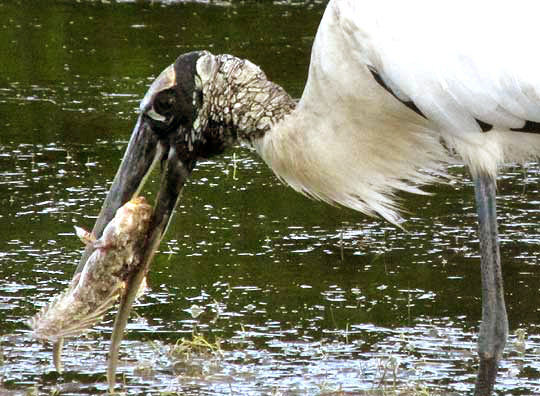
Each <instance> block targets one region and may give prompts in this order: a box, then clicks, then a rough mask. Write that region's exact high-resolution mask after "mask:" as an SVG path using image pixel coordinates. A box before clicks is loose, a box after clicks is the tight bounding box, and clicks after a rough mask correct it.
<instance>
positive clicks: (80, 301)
mask: <svg viewBox="0 0 540 396" xmlns="http://www.w3.org/2000/svg"><path fill="white" fill-rule="evenodd" d="M152 214H153V209H152V206H151V205H149V204H148V203H147V201H146V199H145V198H144V197H142V196H139V197H135V198H133V199H131V200H130V201H128V202H127V203H126V204H124V205H123V206H121V207H120V208H119V209H118V210H117V211H116V213H115V216H114V217H113V219H112V220H111V221H110V222H109V223H108V224H107V226H106V227H105V229H104V230H103V234H102V236H101V237H100V238H99V239H97V238H96V237H95V236H94V235H93V234H92V233H89V232H87V231H85V230H84V229H82V228H80V227H75V233H76V234H77V236H78V237H79V238H80V239H81V240H82V241H83V242H84V243H85V244H87V245H88V244H90V245H92V246H93V247H94V248H95V250H94V251H93V253H92V254H91V255H90V257H89V258H88V260H87V262H86V265H85V266H84V269H83V270H82V272H80V273H77V274H75V275H74V277H73V279H72V281H71V282H70V284H69V286H68V287H67V289H66V290H64V291H63V292H62V293H60V294H58V295H56V296H55V297H53V298H52V299H51V300H50V302H49V303H48V304H47V305H45V306H44V307H43V308H42V309H41V310H40V311H39V312H38V313H36V314H35V315H34V316H33V317H32V318H30V319H29V320H28V321H27V324H28V326H29V327H30V329H31V330H32V336H33V337H35V338H37V339H39V340H44V341H50V342H53V343H54V344H55V355H54V357H55V360H57V359H58V356H57V355H56V354H57V353H58V354H59V353H60V351H61V349H62V344H63V339H64V338H66V337H74V336H78V335H81V334H83V333H84V332H86V331H87V330H88V329H90V328H91V327H93V326H94V325H96V324H97V323H98V322H100V321H101V319H102V318H103V316H104V315H105V313H106V312H107V311H108V310H109V309H110V308H111V307H113V306H114V304H115V303H116V301H117V300H118V299H119V297H121V296H122V295H123V293H124V291H125V289H126V282H127V281H128V278H129V277H130V276H131V275H132V274H133V273H134V272H136V271H137V270H138V266H139V264H140V260H139V258H138V256H137V249H138V248H140V246H141V245H142V244H144V243H145V242H146V237H147V233H148V231H149V228H150V223H151V218H152ZM140 292H141V289H140V290H139V293H140ZM58 349H59V350H58ZM55 365H56V363H55Z"/></svg>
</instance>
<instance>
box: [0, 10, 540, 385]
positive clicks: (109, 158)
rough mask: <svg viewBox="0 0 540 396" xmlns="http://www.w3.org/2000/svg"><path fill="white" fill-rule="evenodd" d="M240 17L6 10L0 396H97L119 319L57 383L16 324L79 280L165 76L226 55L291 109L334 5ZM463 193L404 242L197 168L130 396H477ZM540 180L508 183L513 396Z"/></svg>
mask: <svg viewBox="0 0 540 396" xmlns="http://www.w3.org/2000/svg"><path fill="white" fill-rule="evenodd" d="M230 3H231V2H227V1H220V2H217V1H215V2H212V1H210V2H208V1H205V2H201V3H196V2H187V3H183V2H182V3H174V2H162V3H160V2H140V1H133V2H105V1H103V2H97V1H96V2H92V1H81V2H73V1H43V0H41V1H33V2H25V1H1V0H0V59H2V61H1V62H0V224H1V225H2V227H0V279H1V280H0V394H12V395H19V394H22V395H24V394H62V395H84V394H96V393H100V392H101V393H103V392H105V390H106V385H105V378H104V373H105V371H106V368H105V364H106V353H107V348H108V339H109V337H110V331H111V326H112V320H113V315H112V314H110V315H108V316H107V317H106V320H105V321H104V322H103V323H102V325H100V326H98V327H97V328H96V329H94V330H93V331H91V332H90V333H89V334H88V335H87V336H85V337H81V338H80V339H76V340H70V341H68V342H67V345H66V347H65V351H64V362H65V366H66V371H65V372H64V374H62V375H60V374H57V373H56V372H55V371H54V369H53V366H52V358H51V346H50V345H43V344H40V343H38V342H36V341H34V340H32V339H31V338H30V337H29V336H28V330H27V328H26V326H25V320H26V319H27V318H28V317H29V316H31V315H32V314H34V313H35V312H36V310H38V309H39V307H40V306H42V305H44V304H45V303H46V302H47V301H48V299H49V298H50V297H51V296H52V295H54V294H56V293H58V292H59V291H61V290H63V288H64V287H66V285H67V284H68V282H69V280H70V279H71V276H72V274H73V271H74V269H75V265H76V263H77V262H78V259H79V257H80V254H81V251H82V246H81V244H80V242H79V241H78V240H77V238H76V237H75V236H74V231H73V225H79V226H83V227H85V228H88V229H90V228H91V227H92V225H93V221H94V219H95V216H96V215H97V213H98V211H99V208H100V207H101V203H102V201H103V199H104V197H105V194H106V192H107V189H108V186H109V184H108V183H110V181H111V180H112V177H113V176H114V173H115V171H116V168H117V166H118V164H119V162H120V159H121V156H122V153H123V151H124V148H125V145H126V142H127V140H128V139H129V135H130V132H131V129H132V127H133V125H134V122H135V119H136V112H137V107H138V102H139V100H140V99H141V98H142V96H143V95H144V93H145V91H146V88H147V86H148V85H149V84H150V82H151V81H152V79H153V78H155V77H156V76H157V75H158V74H159V72H160V71H161V70H162V69H163V68H164V67H165V66H167V65H168V64H170V63H172V62H173V60H174V59H175V58H176V57H177V56H178V55H179V54H181V53H183V52H188V51H191V50H194V49H202V48H207V49H210V50H211V51H213V52H215V53H221V52H226V53H233V54H235V55H237V56H241V57H246V58H249V59H251V60H252V61H253V62H254V63H257V64H259V65H260V66H261V67H262V68H263V69H264V70H265V71H266V72H267V74H268V75H269V76H270V78H271V79H273V80H274V81H276V82H278V83H279V84H281V85H283V86H284V87H285V88H286V89H287V90H288V91H289V92H290V93H291V94H293V96H296V97H298V96H300V94H301V91H302V87H303V85H304V82H305V78H306V72H307V67H308V62H309V53H310V46H311V43H312V40H313V36H314V33H315V31H316V28H317V24H318V21H319V19H320V16H321V13H322V11H323V9H324V3H325V2H317V1H315V2H313V1H309V2H302V1H274V2H271V1H268V2H255V1H252V2H250V1H245V2H232V4H230ZM451 173H452V174H453V175H455V176H456V181H453V182H451V183H449V184H447V185H440V186H433V187H430V188H429V191H430V192H434V193H436V194H435V195H432V196H410V195H408V196H403V205H404V207H405V208H406V209H407V210H408V211H409V215H408V219H409V220H408V222H407V223H406V224H405V227H406V231H402V230H399V229H396V228H395V227H393V226H390V225H388V224H387V223H384V222H382V221H380V220H378V219H370V218H366V217H365V216H362V215H360V214H358V213H355V212H353V211H350V210H346V209H339V208H333V207H330V206H327V205H324V204H322V203H318V202H313V201H310V200H308V199H306V198H305V197H302V196H300V195H298V194H296V193H294V192H293V191H292V190H290V189H288V188H286V187H284V186H283V185H282V184H281V183H280V182H278V181H277V180H276V178H275V177H274V176H273V175H272V173H271V172H270V171H269V170H268V169H267V168H266V167H265V166H264V165H263V164H262V163H261V161H260V160H259V159H258V158H257V157H256V156H255V155H253V154H252V153H250V152H248V151H246V150H245V149H241V148H237V149H235V150H231V151H230V152H228V153H227V154H226V155H224V156H222V157H219V158H217V159H215V160H213V161H207V162H204V163H201V164H200V165H199V166H198V168H197V170H196V172H195V173H194V175H193V178H192V180H191V182H190V183H189V184H188V185H187V186H186V189H185V191H184V196H183V199H182V201H181V204H180V206H179V207H178V208H177V212H176V215H175V218H174V221H173V224H172V225H171V227H170V228H169V231H168V233H167V235H166V238H165V240H164V242H163V243H162V245H161V247H160V252H159V253H158V254H157V255H156V258H155V260H154V262H153V265H152V268H151V272H150V275H149V285H150V288H151V289H150V291H149V292H148V293H147V294H146V295H145V296H144V297H143V298H142V299H141V300H140V301H139V302H138V303H137V305H136V308H135V315H134V317H133V319H132V320H131V323H130V325H129V327H128V333H127V335H126V339H125V341H124V343H123V344H122V349H121V358H122V362H121V364H120V368H119V377H118V379H119V382H120V385H121V388H119V389H122V390H123V391H125V392H126V393H127V394H156V395H159V394H167V392H172V393H173V394H175V393H177V394H182V395H318V394H320V395H330V394H334V395H342V394H346V395H349V394H350V395H361V394H364V392H369V391H373V390H383V389H387V390H389V391H394V390H395V389H401V390H406V389H419V390H422V389H424V388H425V389H428V390H429V391H430V392H431V393H432V394H439V393H440V394H464V393H466V392H468V391H470V390H471V389H472V387H473V383H474V378H475V372H476V367H477V359H476V353H475V340H476V334H477V331H478V324H479V318H480V310H481V307H480V277H479V260H478V246H477V237H476V234H475V229H476V223H475V221H476V219H475V214H474V207H473V194H472V187H471V184H470V180H469V177H468V175H467V172H466V170H465V169H464V168H462V167H459V166H456V167H453V168H452V169H451ZM539 179H540V166H539V165H538V164H534V163H532V164H528V166H527V167H526V168H525V169H523V168H517V167H515V168H514V167H512V168H508V169H507V170H506V171H505V172H504V173H503V174H502V176H501V178H500V181H499V192H500V196H499V201H498V203H499V215H500V220H501V234H502V251H503V253H502V254H503V262H504V273H505V274H504V275H505V285H506V299H507V304H508V311H509V318H510V326H511V329H510V330H511V337H510V340H509V343H508V347H507V350H506V353H505V356H504V360H503V362H502V368H501V373H500V378H499V381H498V384H497V390H498V391H499V394H501V395H503V394H504V395H531V394H540V362H539V359H538V357H539V356H540V321H539V319H538V315H539V311H540V303H539V301H540V298H539V297H540V288H539V286H538V285H539V279H538V278H539V271H538V257H539V254H540V252H539V249H538V243H539V241H540V227H539V226H538V224H539V221H540V213H539V207H540V199H539V197H540V193H539V190H538V184H539ZM154 184H155V182H154ZM182 339H184V342H183V343H182V341H181V340H182ZM202 340H204V341H205V342H208V345H206V346H204V345H203V346H197V341H199V342H202ZM218 346H219V348H218ZM29 392H30V393H29ZM32 392H33V393H32Z"/></svg>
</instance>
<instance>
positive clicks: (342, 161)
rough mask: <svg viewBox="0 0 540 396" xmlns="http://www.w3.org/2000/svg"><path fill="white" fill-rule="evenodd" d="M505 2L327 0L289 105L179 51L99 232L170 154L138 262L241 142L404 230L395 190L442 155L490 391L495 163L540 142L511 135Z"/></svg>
mask: <svg viewBox="0 0 540 396" xmlns="http://www.w3.org/2000/svg"><path fill="white" fill-rule="evenodd" d="M501 4H502V2H500V3H499V2H493V1H484V0H478V1H475V2H469V1H467V2H466V1H461V0H457V1H452V2H445V4H441V2H428V1H408V2H399V1H390V0H381V1H377V2H373V1H363V0H331V1H330V2H329V4H328V7H327V9H326V11H325V14H324V16H323V19H322V21H321V24H320V26H319V29H318V32H317V35H316V38H315V41H314V44H313V51H312V56H311V65H310V70H309V78H308V81H307V84H306V87H305V90H304V93H303V95H302V98H301V99H300V101H299V103H298V105H296V106H295V105H294V102H293V101H292V100H291V98H290V97H289V96H288V95H287V94H286V93H285V91H284V90H283V89H282V88H280V87H279V86H277V85H276V84H273V83H272V82H270V81H269V80H267V78H266V76H265V75H264V73H262V71H261V70H260V69H259V68H258V67H256V66H255V65H253V64H252V63H250V62H248V61H244V60H241V59H238V58H234V57H232V56H228V55H212V54H210V53H208V52H194V53H189V54H185V55H182V56H180V57H179V58H178V59H177V60H176V62H175V63H174V64H173V65H171V66H169V67H168V68H167V69H165V70H164V71H163V72H162V74H161V75H160V76H159V77H158V78H157V79H156V80H155V82H154V83H153V84H152V86H151V87H150V88H149V90H148V92H147V94H146V96H145V98H144V99H143V101H142V103H141V115H140V117H139V120H138V122H137V124H136V127H135V130H134V132H133V135H132V138H131V140H130V144H129V147H128V148H127V150H126V154H125V156H124V159H123V162H122V165H121V167H120V169H119V171H118V173H117V176H116V178H115V181H114V183H113V186H112V187H111V190H110V192H109V195H108V196H107V199H106V201H105V203H104V206H103V209H102V213H101V214H100V216H99V218H98V220H97V221H96V225H95V227H94V234H95V235H100V234H101V232H102V230H103V227H104V225H105V224H106V223H107V222H108V220H110V217H111V214H112V213H114V210H116V208H118V207H119V206H120V205H122V204H123V203H124V202H125V201H127V200H129V198H131V196H132V195H133V194H135V193H136V192H137V191H138V189H139V188H140V186H141V184H142V183H143V180H144V176H145V174H147V173H148V171H149V169H150V168H151V167H152V164H154V163H156V161H155V160H156V159H166V160H167V161H166V164H165V166H164V176H163V179H162V188H161V190H160V194H159V196H158V202H157V204H156V206H157V207H156V209H155V211H154V213H155V214H154V218H153V221H152V230H153V232H152V233H151V236H150V237H149V239H148V241H147V243H146V248H145V249H146V251H145V260H146V262H145V265H144V266H141V268H147V266H148V264H149V260H150V259H151V257H152V253H153V250H154V249H155V247H156V246H157V243H159V240H160V238H161V237H162V235H163V233H164V232H165V228H166V225H167V222H168V221H169V218H170V214H171V212H172V210H173V208H174V205H175V204H176V201H177V198H178V196H179V193H180V191H181V189H182V187H183V185H184V183H185V180H186V179H187V178H188V177H189V174H190V173H191V171H192V169H193V168H194V166H195V164H196V161H197V160H198V159H199V158H201V157H208V156H212V155H215V154H219V153H220V152H222V151H223V149H225V148H226V147H228V146H230V145H231V143H233V142H234V141H236V140H239V141H242V142H244V143H246V144H248V145H250V146H251V147H253V148H254V149H255V150H256V151H257V152H258V153H259V154H260V155H261V157H262V158H263V159H264V160H265V162H266V163H267V164H268V165H269V166H270V167H271V168H272V169H273V171H274V172H275V173H276V175H277V176H278V177H280V178H281V179H282V180H284V181H285V182H286V183H288V184H289V185H291V186H292V187H293V188H295V189H296V190H298V191H300V192H303V193H305V194H307V195H310V196H312V197H315V198H318V199H322V200H324V201H327V202H330V203H337V204H341V205H344V206H348V207H351V208H353V209H356V210H359V211H361V212H364V213H367V214H370V215H373V214H379V215H381V216H383V217H384V218H385V219H387V220H389V221H390V222H392V223H395V224H399V223H400V222H401V221H402V219H401V217H400V216H399V214H398V213H397V205H396V203H395V197H394V193H395V192H397V191H400V190H401V191H408V192H420V190H419V189H418V187H419V186H420V185H422V184H425V183H427V182H431V181H433V180H434V179H435V178H436V177H437V176H438V175H439V176H442V174H443V166H444V163H445V162H446V161H447V160H448V155H447V148H450V150H451V151H455V152H456V153H457V156H458V157H461V158H462V159H463V161H464V163H465V164H467V165H468V166H469V168H470V170H471V173H472V175H473V178H474V179H475V191H476V201H477V206H478V216H479V235H480V250H481V257H482V259H481V271H482V299H483V310H482V326H481V331H480V335H479V355H480V370H479V375H478V381H477V387H476V394H477V395H489V394H491V392H492V389H493V384H494V381H495V376H496V372H497V367H498V361H499V359H500V357H501V354H502V350H503V348H504V344H505V340H506V335H507V331H508V330H507V328H508V324H507V318H506V311H505V305H504V297H503V289H502V276H501V266H500V258H499V245H498V236H497V220H496V210H495V178H496V175H497V169H498V168H499V166H501V165H502V164H503V163H504V162H506V161H508V162H512V161H523V160H526V159H529V158H531V157H536V156H538V154H540V135H536V134H534V133H523V132H517V131H515V130H516V129H520V128H523V127H524V126H525V125H526V122H527V121H529V123H528V124H527V127H530V126H531V125H534V124H533V123H531V122H538V121H540V83H539V82H540V61H539V58H540V56H539V55H537V54H538V53H539V52H538V51H536V48H535V46H536V45H537V44H536V39H537V37H539V36H540V35H539V34H538V33H539V30H540V29H538V28H537V27H536V26H538V25H537V24H536V21H534V20H532V18H534V17H536V16H537V15H538V13H537V12H536V11H537V10H536V9H535V8H536V7H537V6H536V5H535V4H534V2H531V1H527V2H526V1H520V0H517V1H514V2H512V4H511V7H512V8H507V7H510V6H508V5H507V4H504V5H501ZM529 19H530V21H529ZM487 124H489V127H488V128H486V125H487ZM482 127H484V128H482ZM482 129H490V130H489V132H483V130H482ZM529 129H530V128H529ZM443 143H444V144H443ZM433 171H434V172H433ZM89 252H90V250H89ZM84 261H85V258H83V259H82V260H81V265H80V267H81V266H82V265H83V264H84ZM140 278H141V277H140V276H139V277H138V278H137V279H140ZM134 279H135V278H134ZM136 283H137V281H136V280H134V282H133V288H135V289H138V285H137V284H136ZM128 295H130V294H129V293H128ZM129 305H130V301H129V298H127V300H126V301H125V304H124V305H123V306H122V310H121V312H122V314H121V315H120V317H121V318H122V319H121V320H118V321H117V323H118V325H115V328H116V330H115V334H118V332H120V333H121V331H122V329H123V326H124V324H125V319H126V312H127V311H128V308H129ZM126 307H127V308H126ZM115 339H116V340H118V339H119V338H118V337H116V338H115ZM109 374H110V377H109V381H111V384H113V383H114V375H113V374H114V370H111V372H110V373H109ZM111 376H112V377H113V378H111Z"/></svg>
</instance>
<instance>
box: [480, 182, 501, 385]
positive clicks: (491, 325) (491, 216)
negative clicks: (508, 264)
mask: <svg viewBox="0 0 540 396" xmlns="http://www.w3.org/2000/svg"><path fill="white" fill-rule="evenodd" d="M474 190H475V195H476V210H477V213H478V224H479V230H478V235H479V239H480V256H481V257H480V265H481V271H482V324H481V326H480V334H479V335H478V355H479V357H480V368H479V370H478V377H477V379H476V387H475V391H474V394H475V396H489V395H491V394H492V391H493V386H494V384H495V379H496V376H497V369H498V367H499V360H500V358H501V357H502V352H503V349H504V345H505V343H506V336H507V335H508V318H507V316H506V307H505V304H504V293H503V282H502V272H501V257H500V253H499V236H498V232H497V210H496V204H495V180H494V179H493V178H492V177H490V176H488V175H484V174H480V175H478V176H476V178H475V188H474Z"/></svg>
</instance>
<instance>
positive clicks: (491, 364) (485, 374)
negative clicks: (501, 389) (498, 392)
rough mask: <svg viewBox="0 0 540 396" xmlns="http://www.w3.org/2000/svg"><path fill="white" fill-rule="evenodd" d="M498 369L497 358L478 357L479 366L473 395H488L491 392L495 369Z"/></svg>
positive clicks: (495, 373)
mask: <svg viewBox="0 0 540 396" xmlns="http://www.w3.org/2000/svg"><path fill="white" fill-rule="evenodd" d="M498 369H499V360H498V359H496V358H490V359H483V358H480V368H479V369H478V376H477V377H476V387H475V389H474V396H490V395H491V394H492V393H493V387H494V385H495V379H496V378H497V371H498Z"/></svg>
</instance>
